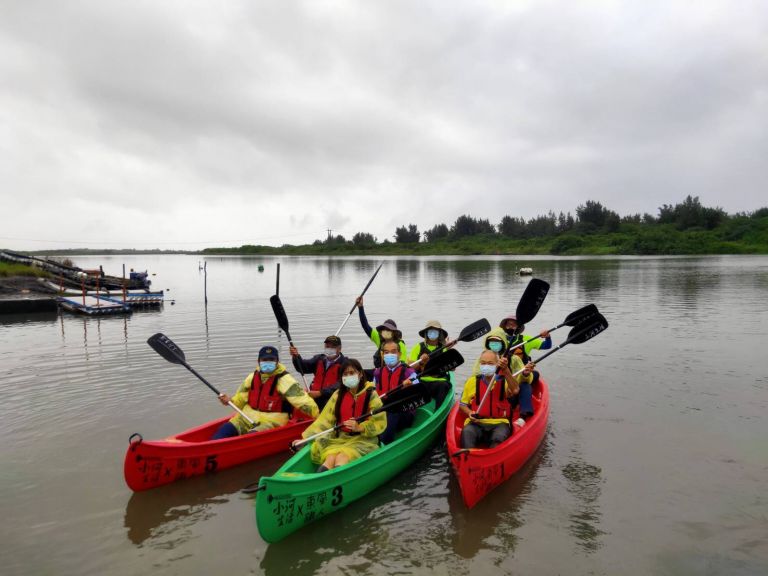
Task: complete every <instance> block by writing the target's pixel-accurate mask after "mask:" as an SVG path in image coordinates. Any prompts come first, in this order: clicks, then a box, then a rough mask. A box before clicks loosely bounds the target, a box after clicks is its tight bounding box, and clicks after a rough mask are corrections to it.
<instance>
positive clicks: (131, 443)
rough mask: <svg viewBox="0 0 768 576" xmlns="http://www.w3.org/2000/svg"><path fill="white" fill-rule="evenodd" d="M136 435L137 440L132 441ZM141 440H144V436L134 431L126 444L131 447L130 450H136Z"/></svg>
mask: <svg viewBox="0 0 768 576" xmlns="http://www.w3.org/2000/svg"><path fill="white" fill-rule="evenodd" d="M136 437H138V441H136V442H134V441H133V439H134V438H136ZM142 442H144V438H143V437H142V436H141V434H139V433H138V432H134V433H133V434H131V435H130V436H129V437H128V445H129V446H130V447H131V450H136V448H137V447H138V446H139V444H141V443H142Z"/></svg>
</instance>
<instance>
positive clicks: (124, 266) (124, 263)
mask: <svg viewBox="0 0 768 576" xmlns="http://www.w3.org/2000/svg"><path fill="white" fill-rule="evenodd" d="M123 304H125V263H123Z"/></svg>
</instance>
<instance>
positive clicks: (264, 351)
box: [259, 346, 280, 360]
mask: <svg viewBox="0 0 768 576" xmlns="http://www.w3.org/2000/svg"><path fill="white" fill-rule="evenodd" d="M262 358H274V359H276V360H277V359H279V358H280V355H279V354H278V353H277V348H275V347H274V346H263V347H262V348H261V350H259V360H261V359H262Z"/></svg>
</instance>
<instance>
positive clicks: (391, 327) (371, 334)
mask: <svg viewBox="0 0 768 576" xmlns="http://www.w3.org/2000/svg"><path fill="white" fill-rule="evenodd" d="M355 304H357V309H358V314H359V316H360V325H361V326H362V327H363V330H364V331H365V334H366V336H368V338H370V339H371V342H373V343H374V344H375V345H376V353H375V354H374V355H373V366H374V367H375V368H381V355H380V354H379V353H380V352H381V346H382V343H383V342H384V341H385V340H394V341H395V342H397V345H398V347H399V349H400V360H403V361H404V360H405V359H406V358H408V350H407V348H406V346H405V342H403V333H402V332H400V330H398V329H397V324H395V321H394V320H385V321H384V323H383V324H380V325H379V326H377V327H376V328H372V327H371V325H370V324H369V323H368V318H367V317H366V315H365V308H363V297H362V296H358V297H357V299H356V300H355Z"/></svg>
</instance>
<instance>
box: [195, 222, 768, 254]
mask: <svg viewBox="0 0 768 576" xmlns="http://www.w3.org/2000/svg"><path fill="white" fill-rule="evenodd" d="M202 253H203V254H244V255H247V254H265V255H266V254H278V255H283V254H285V255H317V256H323V255H325V256H333V255H336V256H356V255H359V256H367V255H392V256H401V255H406V256H407V255H423V256H428V255H494V254H512V255H518V254H533V255H546V254H552V255H566V256H578V255H673V254H682V255H684V254H691V255H696V254H768V217H763V218H734V219H732V220H730V221H728V222H727V223H725V224H723V225H721V226H719V227H717V228H716V229H714V230H703V229H689V230H679V229H677V228H676V227H675V226H674V225H672V224H656V225H653V226H645V225H642V224H631V223H622V224H621V226H619V229H618V231H616V232H610V233H605V232H603V233H595V234H578V233H574V232H566V233H563V234H558V235H553V236H547V237H539V238H528V239H513V238H508V237H506V236H503V235H501V234H478V235H474V236H466V237H463V238H460V239H458V240H450V239H440V240H436V241H433V242H401V243H396V242H384V243H377V244H355V243H353V242H343V243H330V244H327V243H322V244H308V245H303V246H291V245H284V246H281V247H279V248H277V247H274V246H250V245H246V246H240V247H239V248H207V249H205V250H203V251H202Z"/></svg>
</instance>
